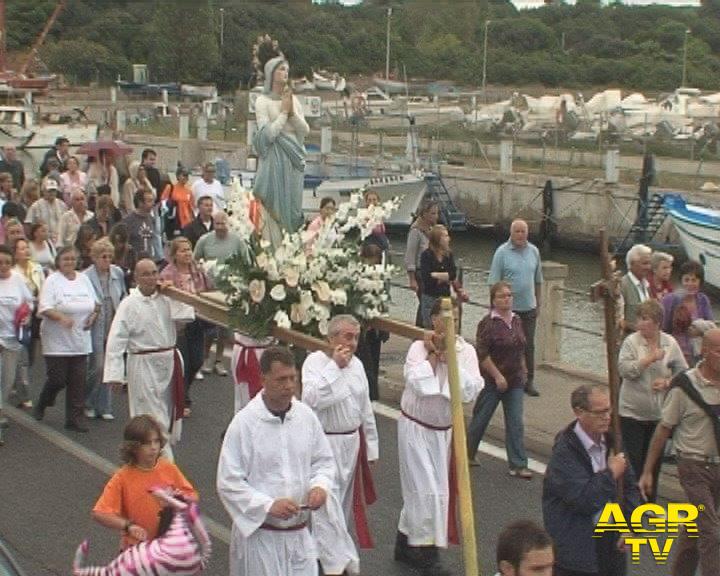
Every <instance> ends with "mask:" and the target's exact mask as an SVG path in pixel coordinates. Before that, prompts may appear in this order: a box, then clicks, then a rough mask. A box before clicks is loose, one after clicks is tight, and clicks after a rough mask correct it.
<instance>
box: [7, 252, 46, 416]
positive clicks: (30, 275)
mask: <svg viewBox="0 0 720 576" xmlns="http://www.w3.org/2000/svg"><path fill="white" fill-rule="evenodd" d="M13 255H14V257H15V267H14V268H13V270H14V271H15V272H17V273H18V274H19V276H20V277H21V278H22V279H23V280H24V281H25V285H26V286H27V288H28V290H30V294H32V297H33V309H34V310H37V303H38V298H39V297H40V290H41V289H42V285H43V282H44V281H45V273H44V272H43V269H42V266H40V264H38V263H37V262H33V260H32V258H31V257H30V244H29V242H28V241H27V240H25V239H24V238H21V239H20V240H16V241H15V245H14V248H13ZM30 327H31V339H30V340H28V341H26V342H24V343H23V349H22V353H21V355H20V362H19V364H18V369H17V371H16V375H15V396H16V397H17V403H18V407H20V408H32V401H31V400H30V394H29V388H30V387H29V380H28V378H29V376H28V368H29V367H30V366H32V364H33V361H34V359H35V353H34V352H35V343H36V342H37V341H38V338H39V336H40V321H39V320H38V319H37V317H36V316H35V314H33V316H32V317H31V323H30Z"/></svg>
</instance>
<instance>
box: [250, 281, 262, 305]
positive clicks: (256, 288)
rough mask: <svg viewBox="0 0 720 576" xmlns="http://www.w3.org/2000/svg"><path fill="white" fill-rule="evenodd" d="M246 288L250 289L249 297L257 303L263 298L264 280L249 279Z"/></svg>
mask: <svg viewBox="0 0 720 576" xmlns="http://www.w3.org/2000/svg"><path fill="white" fill-rule="evenodd" d="M248 290H249V291H250V299H251V300H252V301H253V302H255V303H256V304H259V303H260V302H262V301H263V299H264V298H265V280H258V279H257V278H256V279H255V280H251V281H250V286H249V287H248Z"/></svg>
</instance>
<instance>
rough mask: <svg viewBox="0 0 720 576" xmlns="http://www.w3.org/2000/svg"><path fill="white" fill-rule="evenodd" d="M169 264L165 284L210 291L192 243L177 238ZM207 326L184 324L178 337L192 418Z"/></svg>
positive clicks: (163, 274) (187, 410) (194, 291)
mask: <svg viewBox="0 0 720 576" xmlns="http://www.w3.org/2000/svg"><path fill="white" fill-rule="evenodd" d="M170 262H171V263H170V264H168V265H167V266H166V267H165V268H164V269H163V271H162V272H161V273H160V278H161V279H162V280H168V281H170V282H172V284H173V286H175V287H176V288H179V289H180V290H183V291H185V292H190V293H192V294H197V293H199V292H206V291H207V290H210V288H211V285H210V281H209V280H208V277H207V276H206V275H205V273H204V272H203V271H202V270H200V269H199V268H198V266H197V265H196V263H195V261H194V260H193V252H192V246H191V244H190V241H189V240H188V239H187V238H184V237H180V238H175V240H173V241H172V243H171V244H170ZM208 329H209V326H208V324H207V322H205V321H203V320H200V319H196V320H193V321H192V322H190V323H189V324H185V326H184V330H182V332H179V333H178V348H179V349H180V352H181V353H182V355H183V360H184V363H185V364H184V376H185V406H186V408H185V416H186V417H187V416H190V405H191V404H192V401H191V399H190V386H191V384H192V381H193V379H194V378H195V375H196V374H197V373H198V372H199V371H200V368H201V367H202V365H203V356H204V351H205V332H206V331H208Z"/></svg>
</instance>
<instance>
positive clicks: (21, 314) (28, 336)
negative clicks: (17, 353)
mask: <svg viewBox="0 0 720 576" xmlns="http://www.w3.org/2000/svg"><path fill="white" fill-rule="evenodd" d="M31 313H32V308H30V306H29V305H28V303H27V302H23V303H22V304H20V306H18V308H17V310H15V316H14V318H13V324H14V325H15V335H16V337H17V339H18V342H20V344H22V345H23V346H30V342H31V340H32V328H31V326H30V323H29V322H28V323H26V322H25V320H26V319H27V318H29V317H30V314H31Z"/></svg>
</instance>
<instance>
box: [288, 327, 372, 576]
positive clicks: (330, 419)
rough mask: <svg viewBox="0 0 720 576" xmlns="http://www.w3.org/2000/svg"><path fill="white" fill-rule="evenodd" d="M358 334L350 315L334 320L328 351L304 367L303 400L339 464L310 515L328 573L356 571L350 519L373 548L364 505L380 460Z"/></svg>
mask: <svg viewBox="0 0 720 576" xmlns="http://www.w3.org/2000/svg"><path fill="white" fill-rule="evenodd" d="M359 336H360V323H359V322H358V321H357V320H356V319H355V318H354V317H352V316H350V315H348V314H340V315H337V316H334V317H333V318H332V319H331V320H330V322H329V324H328V336H327V339H328V342H329V343H330V345H331V346H332V353H328V352H324V351H322V350H319V351H317V352H313V353H312V354H310V355H309V356H308V357H307V358H306V360H305V363H304V364H303V367H302V401H303V402H304V403H305V404H307V405H308V406H310V407H311V408H312V409H313V410H314V411H315V414H316V415H317V417H318V419H319V420H320V423H321V424H322V425H323V429H324V430H325V434H326V435H327V438H328V440H329V441H330V447H331V448H332V451H333V455H334V457H335V464H336V466H337V471H336V482H335V486H334V489H333V492H332V494H331V495H330V497H329V498H328V505H327V506H326V507H325V508H322V509H320V510H319V511H318V512H316V513H315V515H314V516H313V534H314V536H315V538H316V540H317V544H318V558H319V560H320V564H321V566H322V569H323V572H324V573H325V574H326V575H330V574H343V573H344V572H345V571H347V572H349V573H356V572H357V571H358V569H359V557H358V552H357V549H356V548H355V545H354V544H353V542H352V540H351V539H350V537H349V534H348V531H347V522H348V520H349V519H350V518H351V515H354V520H355V533H356V534H357V538H358V542H359V544H360V546H361V547H362V548H370V547H372V540H371V538H370V533H369V531H368V527H367V521H366V518H365V510H364V506H363V501H364V499H367V500H368V502H367V503H368V504H372V502H373V501H374V490H373V488H372V477H371V476H370V470H369V467H368V465H367V464H368V461H375V460H377V458H378V433H377V426H376V423H375V414H374V413H373V410H372V406H371V404H370V392H369V389H368V380H367V376H366V375H365V369H364V368H363V365H362V362H360V360H359V359H358V358H357V356H355V351H356V350H357V344H358V338H359ZM363 489H364V493H365V494H364V496H365V498H363V495H361V494H358V496H359V498H357V497H356V496H355V495H354V491H360V490H363ZM333 497H334V498H333ZM358 502H360V504H359V505H357V503H358ZM338 503H339V505H338ZM340 506H342V510H341V509H340ZM343 510H344V514H343Z"/></svg>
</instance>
